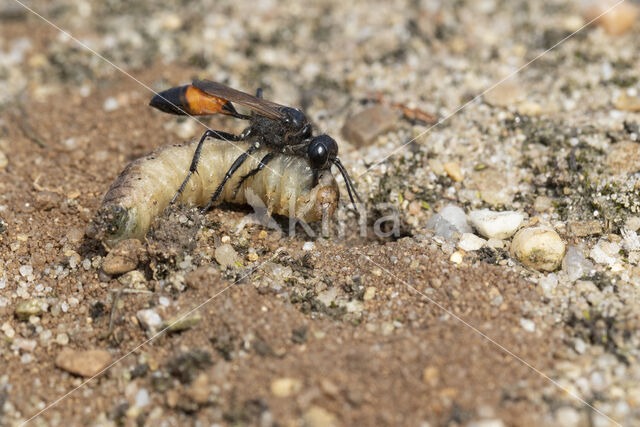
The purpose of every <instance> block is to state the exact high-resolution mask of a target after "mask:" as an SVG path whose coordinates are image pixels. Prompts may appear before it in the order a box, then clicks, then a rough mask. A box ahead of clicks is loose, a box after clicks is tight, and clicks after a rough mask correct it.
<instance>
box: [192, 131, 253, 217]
mask: <svg viewBox="0 0 640 427" xmlns="http://www.w3.org/2000/svg"><path fill="white" fill-rule="evenodd" d="M259 147H260V143H259V142H257V141H256V143H255V144H253V145H252V146H251V147H249V148H248V149H247V151H245V152H244V153H242V154H241V155H240V156H239V157H238V158H237V159H236V160H235V161H234V162H233V164H232V165H231V167H230V168H229V170H228V171H227V173H226V174H225V175H224V178H222V182H221V183H220V185H218V188H217V189H216V191H215V193H213V196H211V200H209V203H207V206H205V207H204V209H202V213H205V212H206V211H208V210H209V208H210V207H211V206H212V205H213V204H214V203H215V202H216V200H218V197H220V194H221V193H222V190H223V188H224V185H225V184H226V183H227V181H228V180H229V178H231V177H232V176H233V174H234V173H235V172H236V171H237V170H238V168H239V167H240V166H241V165H242V164H243V163H244V161H245V160H247V157H249V156H250V155H251V153H253V152H254V151H256V150H257V149H258V148H259Z"/></svg>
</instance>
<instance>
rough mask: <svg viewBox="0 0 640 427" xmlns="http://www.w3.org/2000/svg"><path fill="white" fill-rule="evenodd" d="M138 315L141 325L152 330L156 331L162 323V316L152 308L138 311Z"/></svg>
mask: <svg viewBox="0 0 640 427" xmlns="http://www.w3.org/2000/svg"><path fill="white" fill-rule="evenodd" d="M136 317H137V318H138V321H139V322H140V325H142V327H143V328H144V329H146V330H148V331H151V332H154V331H155V330H156V329H158V328H159V327H160V325H162V317H160V315H159V314H158V313H156V312H155V311H154V310H151V309H146V310H140V311H138V312H137V313H136Z"/></svg>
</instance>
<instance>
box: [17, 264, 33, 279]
mask: <svg viewBox="0 0 640 427" xmlns="http://www.w3.org/2000/svg"><path fill="white" fill-rule="evenodd" d="M19 271H20V275H21V276H22V277H27V276H31V275H32V274H33V267H31V266H30V265H22V266H20V269H19Z"/></svg>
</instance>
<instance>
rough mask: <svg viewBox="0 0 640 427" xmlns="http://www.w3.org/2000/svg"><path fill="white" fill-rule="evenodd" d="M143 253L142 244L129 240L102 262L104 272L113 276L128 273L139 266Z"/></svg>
mask: <svg viewBox="0 0 640 427" xmlns="http://www.w3.org/2000/svg"><path fill="white" fill-rule="evenodd" d="M141 251H142V242H140V240H138V239H127V240H123V241H121V242H119V243H118V244H117V245H116V246H115V247H114V248H113V250H111V252H109V254H107V256H106V257H105V258H104V260H103V261H102V271H104V272H105V273H106V274H108V275H110V276H113V275H116V274H122V273H127V272H129V271H131V270H133V269H135V268H136V267H137V266H138V257H139V254H140V252H141Z"/></svg>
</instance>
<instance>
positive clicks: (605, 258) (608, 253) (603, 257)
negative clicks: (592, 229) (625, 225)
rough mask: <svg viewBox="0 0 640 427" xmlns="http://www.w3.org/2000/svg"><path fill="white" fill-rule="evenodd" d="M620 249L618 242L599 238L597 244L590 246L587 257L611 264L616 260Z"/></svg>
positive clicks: (599, 262)
mask: <svg viewBox="0 0 640 427" xmlns="http://www.w3.org/2000/svg"><path fill="white" fill-rule="evenodd" d="M620 249H621V247H620V245H619V244H618V243H615V242H607V241H606V240H600V241H599V242H598V244H596V245H595V246H594V247H593V248H591V251H590V252H589V257H590V258H591V259H592V260H594V261H595V262H597V263H598V264H604V265H608V266H612V265H614V264H615V263H616V262H617V261H618V256H619V252H620Z"/></svg>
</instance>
